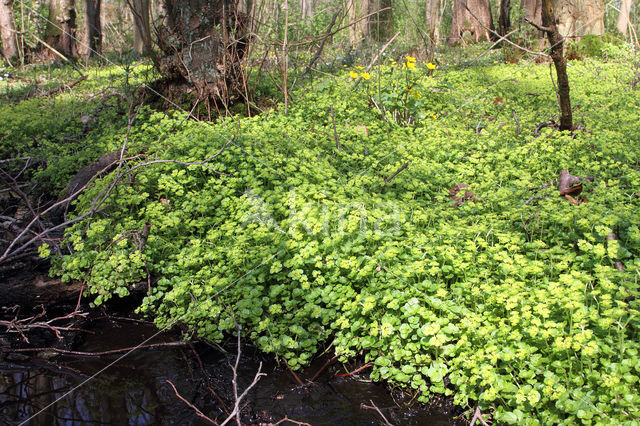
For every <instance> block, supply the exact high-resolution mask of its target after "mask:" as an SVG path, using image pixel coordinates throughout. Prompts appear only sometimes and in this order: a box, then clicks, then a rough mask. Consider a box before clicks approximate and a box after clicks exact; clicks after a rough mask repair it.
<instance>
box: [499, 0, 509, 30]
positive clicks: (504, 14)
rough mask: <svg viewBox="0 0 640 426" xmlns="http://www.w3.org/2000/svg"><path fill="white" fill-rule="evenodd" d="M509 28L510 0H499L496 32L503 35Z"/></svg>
mask: <svg viewBox="0 0 640 426" xmlns="http://www.w3.org/2000/svg"><path fill="white" fill-rule="evenodd" d="M510 29H511V0H500V15H499V17H498V33H499V34H500V35H501V36H503V35H505V34H507V33H508V32H509V30H510Z"/></svg>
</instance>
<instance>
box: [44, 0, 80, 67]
mask: <svg viewBox="0 0 640 426" xmlns="http://www.w3.org/2000/svg"><path fill="white" fill-rule="evenodd" d="M45 38H46V41H47V44H49V45H50V46H52V47H53V48H54V49H56V50H57V51H58V52H60V53H62V54H63V55H65V56H67V57H75V56H77V55H78V45H77V43H76V5H75V1H74V0H51V3H50V4H49V21H48V23H47V28H46V30H45Z"/></svg>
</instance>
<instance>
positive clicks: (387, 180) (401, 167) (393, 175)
mask: <svg viewBox="0 0 640 426" xmlns="http://www.w3.org/2000/svg"><path fill="white" fill-rule="evenodd" d="M408 165H409V162H406V163H404V164H403V165H402V166H400V168H399V169H398V170H396V171H395V172H393V174H392V175H391V176H389V177H388V178H386V179H385V180H384V183H389V182H391V180H392V179H393V178H394V177H396V176H398V174H400V172H401V171H403V170H404V169H406V168H407V166H408Z"/></svg>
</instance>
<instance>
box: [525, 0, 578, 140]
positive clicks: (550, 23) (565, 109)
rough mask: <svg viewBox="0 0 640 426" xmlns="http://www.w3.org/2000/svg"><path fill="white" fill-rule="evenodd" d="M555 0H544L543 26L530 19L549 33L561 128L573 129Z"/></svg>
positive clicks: (567, 78) (564, 59)
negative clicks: (553, 2)
mask: <svg viewBox="0 0 640 426" xmlns="http://www.w3.org/2000/svg"><path fill="white" fill-rule="evenodd" d="M552 1H554V0H542V26H539V25H537V24H535V23H533V22H532V21H529V23H530V24H532V25H533V26H534V27H536V28H537V29H538V30H540V31H543V32H545V33H546V34H547V39H548V40H549V46H550V47H549V53H550V55H551V59H552V60H553V64H554V65H555V68H556V76H557V79H558V104H559V106H560V130H573V115H572V112H571V97H570V96H569V77H568V76H567V59H566V58H565V57H564V37H563V36H562V34H560V31H559V30H558V26H557V25H556V22H557V17H556V16H555V14H554V7H553V4H552Z"/></svg>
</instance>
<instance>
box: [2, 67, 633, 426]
mask: <svg viewBox="0 0 640 426" xmlns="http://www.w3.org/2000/svg"><path fill="white" fill-rule="evenodd" d="M429 71H430V70H429V69H428V67H427V64H422V63H416V62H414V61H412V60H409V61H407V60H406V59H405V60H401V61H400V63H396V64H392V63H387V64H385V65H384V66H380V67H376V68H374V69H372V70H370V71H369V73H368V74H364V75H363V72H364V71H363V70H359V69H357V68H355V67H354V68H349V69H345V70H344V71H343V72H341V73H339V75H338V76H337V77H335V78H330V77H327V78H325V79H321V80H317V81H315V82H314V83H313V84H312V85H310V86H307V87H305V88H304V89H302V90H299V91H296V92H295V93H294V94H293V98H294V103H293V105H291V106H290V107H289V113H288V114H287V115H285V114H284V113H283V112H282V108H278V109H276V110H273V111H270V112H267V113H264V114H262V115H260V116H257V117H253V118H241V117H234V118H229V119H225V120H221V121H220V122H218V123H215V124H213V123H202V122H195V121H193V120H189V119H187V117H186V115H185V114H183V113H178V112H174V113H168V114H165V113H161V112H154V111H153V110H152V109H150V108H148V107H143V108H142V109H141V110H140V112H139V114H138V117H137V118H136V120H135V122H134V124H133V126H132V128H131V131H130V132H129V135H128V138H127V146H128V155H129V156H134V155H135V154H138V153H142V154H143V156H141V157H137V158H136V159H133V160H130V161H128V162H127V164H126V165H124V166H123V167H122V168H120V169H119V170H118V171H116V172H113V173H112V174H111V175H109V176H107V177H105V178H104V179H102V180H100V181H99V182H98V184H97V185H96V186H94V187H93V188H91V189H90V190H88V191H86V192H85V193H84V194H83V195H82V196H81V197H80V198H79V199H78V201H77V202H76V210H75V213H76V214H82V213H83V212H86V211H88V209H89V208H90V207H91V205H92V202H93V200H94V199H95V198H96V197H97V196H98V195H99V194H100V193H101V191H103V190H104V189H105V188H108V187H109V186H110V185H111V184H112V182H113V176H114V175H115V173H120V174H121V175H122V176H123V178H122V180H121V183H122V184H119V185H115V186H113V189H112V190H111V192H110V195H109V197H108V198H107V199H106V201H105V203H104V204H103V207H104V208H103V209H102V210H101V211H100V213H98V214H96V215H95V216H94V217H92V218H91V219H90V220H89V221H85V222H80V223H77V224H75V225H73V226H72V227H70V228H69V229H68V231H67V241H68V247H67V248H68V249H69V250H70V254H66V255H64V256H62V257H59V256H57V255H56V254H55V253H53V252H52V250H51V248H48V247H42V248H41V251H42V253H43V255H47V254H49V255H51V258H52V262H53V265H54V268H53V270H54V271H55V273H57V274H60V275H61V276H62V277H63V278H64V279H66V280H70V279H78V280H86V281H87V284H88V286H89V290H90V292H91V294H92V297H93V298H94V303H95V304H100V303H102V302H104V301H105V300H107V299H108V298H109V297H111V296H113V295H114V294H117V295H120V296H124V295H126V294H128V293H129V286H130V285H131V284H132V283H135V282H139V281H141V280H142V281H145V280H146V276H147V273H149V274H151V275H152V276H154V277H158V278H159V281H157V283H155V284H154V285H153V286H152V289H151V292H150V294H149V295H148V296H147V297H146V298H145V299H144V302H143V304H142V306H141V307H140V308H139V309H140V311H141V312H143V313H146V314H149V315H150V316H152V317H153V318H155V321H156V324H157V325H158V326H159V327H167V326H170V325H174V324H181V325H186V327H187V328H188V330H189V332H190V333H191V335H192V336H194V337H199V338H204V339H209V340H211V341H221V340H222V339H224V338H225V336H228V335H229V334H232V333H234V331H235V322H237V323H238V324H239V325H240V326H241V328H242V333H243V335H244V336H245V337H246V338H247V339H250V340H251V341H252V342H253V343H254V344H255V345H256V346H257V347H259V348H260V349H261V350H263V351H266V352H271V353H274V354H276V355H277V356H278V357H281V358H284V359H286V360H287V361H288V363H289V364H290V365H291V366H292V368H298V367H300V366H303V365H306V364H308V363H309V362H310V360H311V359H312V357H313V356H314V355H315V354H317V353H318V352H321V351H323V350H325V349H326V348H330V350H332V351H335V353H336V354H339V355H340V356H341V359H342V360H347V359H354V358H358V357H359V358H361V359H364V360H365V361H367V362H373V363H374V366H373V370H372V373H371V377H372V378H373V379H374V380H385V381H388V382H389V383H391V384H393V385H399V386H402V387H404V388H406V389H407V390H409V391H410V392H414V393H415V394H416V398H417V399H418V400H420V401H428V400H429V397H430V396H431V395H433V394H446V395H453V398H454V399H455V401H456V403H458V404H460V405H462V406H463V407H467V406H468V407H474V408H475V406H476V405H478V406H479V407H480V409H481V410H482V411H483V412H485V413H493V415H494V418H495V419H497V420H498V421H499V422H501V423H514V424H537V423H552V422H560V423H565V424H573V423H575V422H580V421H581V422H584V423H587V424H588V423H602V424H606V423H611V422H615V423H625V422H626V423H629V424H632V423H633V422H637V419H638V417H639V416H640V392H639V389H638V379H639V376H640V354H639V352H638V351H639V350H640V341H639V339H638V328H639V327H640V318H639V313H640V306H639V305H640V303H639V301H638V294H639V291H638V278H639V273H640V272H639V271H640V214H639V213H638V212H639V211H640V96H638V91H637V90H635V89H634V87H633V80H634V69H633V67H632V65H631V64H629V63H602V62H598V61H593V60H588V61H585V62H582V63H573V64H572V66H571V67H570V68H569V77H570V81H571V85H572V86H571V89H572V92H571V94H572V101H573V105H574V110H575V113H574V114H575V118H574V119H575V121H576V122H581V123H582V124H581V128H582V130H578V131H576V132H574V133H573V134H568V133H564V134H563V133H560V132H557V131H554V130H553V129H552V128H550V127H542V128H541V129H540V130H539V134H537V132H535V131H534V129H535V128H536V126H537V125H538V124H540V123H542V122H544V121H548V120H549V119H550V118H552V117H553V116H554V114H556V112H557V106H556V100H555V95H554V93H553V89H552V86H551V82H550V80H549V68H548V66H547V65H546V64H545V65H532V64H525V65H495V66H490V65H487V66H482V67H475V68H470V69H461V67H458V68H450V69H445V68H444V67H439V68H436V69H435V70H432V72H433V74H432V75H429ZM362 77H364V78H362ZM358 79H361V80H360V81H359V83H358V85H357V87H356V86H355V83H356V81H357V80H358ZM65 96H67V95H61V96H59V97H58V98H57V100H56V101H55V102H56V105H55V107H51V108H52V109H51V110H49V109H47V108H46V106H47V105H51V100H28V101H23V102H21V103H18V104H11V105H8V104H6V105H3V106H0V114H12V117H13V116H14V115H15V116H22V115H23V114H32V115H31V116H26V117H23V118H16V120H18V119H19V120H23V121H20V122H18V121H14V120H6V119H4V120H1V122H0V138H2V142H0V143H1V144H2V145H3V149H7V147H12V149H13V152H12V155H14V156H18V155H20V154H24V153H25V152H32V151H33V149H34V147H33V145H32V142H31V141H32V140H33V138H34V137H36V136H37V137H38V140H39V141H40V143H39V144H38V147H46V149H44V148H43V149H44V150H43V151H42V153H43V155H45V154H46V155H50V154H47V153H51V152H54V153H58V155H57V156H56V157H55V159H54V160H50V161H57V162H60V164H61V165H62V166H63V165H65V164H66V165H67V167H66V168H65V167H62V166H61V167H59V168H57V169H55V170H54V169H52V168H51V167H50V166H49V167H42V169H41V170H40V171H38V172H37V173H40V174H42V177H41V178H42V179H48V180H49V181H50V182H65V180H64V177H65V176H66V177H68V176H70V175H71V174H72V172H73V170H74V167H75V170H77V169H78V168H79V165H81V163H82V162H78V161H76V162H75V163H73V161H72V159H73V158H76V157H74V156H75V155H78V154H80V155H81V156H83V157H81V158H83V159H84V160H86V161H90V160H92V159H95V158H97V157H98V156H99V155H100V154H102V153H105V152H108V151H109V150H113V149H117V148H118V147H119V146H122V144H123V143H124V141H125V137H126V134H127V132H126V126H123V125H122V123H124V122H126V117H125V116H124V108H122V107H118V106H117V103H114V107H113V108H112V109H113V110H114V113H113V115H112V116H109V115H100V114H96V117H97V118H96V123H97V124H96V125H95V126H94V127H92V129H90V130H89V131H87V136H86V138H87V139H86V140H87V141H88V142H86V143H83V144H82V145H78V144H73V143H71V142H69V141H68V135H69V134H82V133H83V129H82V123H80V124H78V123H76V122H74V123H75V124H73V125H68V124H63V123H60V124H59V128H58V127H52V126H53V125H54V124H53V123H57V121H56V118H55V116H54V112H53V111H56V110H58V109H60V108H67V107H68V108H70V109H69V114H71V115H73V116H74V117H75V116H77V117H80V116H81V115H84V114H85V112H83V111H84V110H82V109H81V107H82V108H87V109H90V108H95V104H93V105H92V104H91V102H88V101H87V102H84V103H82V104H76V102H77V99H76V98H77V97H72V96H70V95H69V97H67V98H65ZM67 102H68V103H69V104H68V105H67V104H66V103H67ZM113 102H117V101H115V100H114V101H113ZM107 105H108V103H107ZM43 106H45V108H43ZM119 108H120V109H119ZM332 110H333V114H332ZM3 116H5V117H6V115H3ZM45 122H46V123H48V124H42V123H45ZM100 123H102V124H100ZM109 123H110V125H109ZM113 123H121V125H119V126H114V125H113ZM334 123H335V128H334ZM30 126H31V127H30ZM36 126H38V127H37V128H36ZM335 134H337V135H338V139H339V145H340V149H339V150H338V149H337V145H338V144H337V141H336V140H335V136H334V135H335ZM34 135H35V136H34ZM65 135H67V139H65V137H64V136H65ZM20 147H23V148H20ZM223 147H224V149H223V150H222V152H221V153H220V154H219V155H218V156H216V157H215V158H213V159H211V160H210V161H208V162H206V163H203V164H193V165H184V164H179V163H176V162H169V163H168V162H156V163H154V164H149V165H146V166H144V167H140V164H142V163H144V162H149V161H150V160H152V159H153V160H155V159H171V160H178V161H182V162H197V161H201V160H203V159H207V158H210V157H211V156H213V155H214V154H216V153H217V152H219V151H220V150H221V149H222V148H223ZM74 150H75V151H74ZM45 151H46V152H45ZM48 158H49V157H48ZM84 160H83V161H84ZM405 164H407V165H406V167H405V168H403V166H404V165H405ZM563 169H565V170H568V171H569V172H570V173H571V174H572V175H578V176H584V177H593V182H584V184H583V185H584V190H583V193H582V194H581V195H580V196H579V198H578V200H579V201H584V202H582V203H580V204H579V205H575V204H573V203H571V202H570V201H569V200H567V199H565V198H562V197H560V196H559V195H558V189H557V179H558V175H559V172H560V171H561V170H563ZM396 172H397V174H396ZM394 174H395V175H394ZM457 184H465V185H469V187H468V188H464V189H463V191H471V193H469V194H468V196H467V197H466V199H465V197H461V198H462V200H459V202H456V200H452V199H451V188H452V187H454V186H455V185H457ZM62 186H63V185H62ZM62 186H60V184H58V187H57V190H60V189H61V188H62ZM456 195H459V196H461V195H462V193H458V194H456ZM456 204H459V205H458V206H456ZM145 222H149V223H150V224H151V232H150V234H149V237H148V239H147V241H146V244H144V247H143V249H142V251H139V250H138V247H139V243H140V234H141V230H142V229H143V228H144V226H145V225H144V224H145ZM612 232H613V233H615V234H616V236H617V239H616V240H607V239H606V237H607V236H608V235H609V234H610V233H612ZM617 261H620V262H621V263H622V265H623V268H624V270H623V271H620V270H618V269H616V267H615V265H616V262H617Z"/></svg>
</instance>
